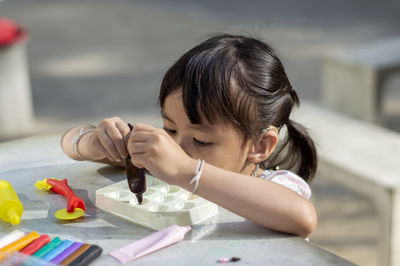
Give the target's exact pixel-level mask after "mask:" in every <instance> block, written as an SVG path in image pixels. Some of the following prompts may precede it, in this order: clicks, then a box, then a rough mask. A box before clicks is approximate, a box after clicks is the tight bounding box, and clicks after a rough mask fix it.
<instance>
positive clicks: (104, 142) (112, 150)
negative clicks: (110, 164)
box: [98, 131, 120, 161]
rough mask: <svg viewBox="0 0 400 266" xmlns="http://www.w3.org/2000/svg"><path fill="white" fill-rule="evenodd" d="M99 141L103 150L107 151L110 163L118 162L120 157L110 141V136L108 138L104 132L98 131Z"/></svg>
mask: <svg viewBox="0 0 400 266" xmlns="http://www.w3.org/2000/svg"><path fill="white" fill-rule="evenodd" d="M98 134H99V135H98V136H99V141H100V143H101V145H103V147H104V149H106V150H107V152H108V154H110V155H111V158H112V160H111V161H118V160H120V156H119V154H118V152H117V150H116V148H115V147H114V143H113V142H112V140H111V139H110V136H108V134H107V132H106V131H99V133H98Z"/></svg>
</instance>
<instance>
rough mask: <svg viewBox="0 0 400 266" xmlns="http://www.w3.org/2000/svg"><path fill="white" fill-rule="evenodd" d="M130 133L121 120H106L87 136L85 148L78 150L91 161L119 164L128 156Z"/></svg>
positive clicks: (126, 125) (117, 118)
mask: <svg viewBox="0 0 400 266" xmlns="http://www.w3.org/2000/svg"><path fill="white" fill-rule="evenodd" d="M130 132H131V130H130V128H129V126H128V124H127V123H125V122H124V121H123V120H122V119H121V118H119V117H112V118H106V119H104V120H103V121H101V123H100V124H99V125H98V126H97V127H96V129H95V130H94V131H93V132H91V133H90V134H87V139H86V141H84V142H85V144H86V145H85V147H82V148H83V149H82V148H81V147H79V148H80V150H81V153H82V154H83V155H85V156H87V158H90V159H91V160H94V161H97V160H102V159H108V160H109V161H112V162H119V161H121V160H124V159H125V158H126V157H128V155H129V153H128V150H127V149H126V147H127V143H128V139H129V136H130ZM82 140H83V139H82Z"/></svg>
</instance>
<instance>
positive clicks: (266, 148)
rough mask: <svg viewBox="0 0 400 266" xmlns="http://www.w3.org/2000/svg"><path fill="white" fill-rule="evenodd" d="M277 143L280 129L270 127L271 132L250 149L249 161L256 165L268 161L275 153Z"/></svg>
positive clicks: (265, 133)
mask: <svg viewBox="0 0 400 266" xmlns="http://www.w3.org/2000/svg"><path fill="white" fill-rule="evenodd" d="M277 143H278V129H277V128H276V127H274V126H270V127H269V130H268V131H266V132H264V134H262V135H261V136H260V140H259V141H258V143H254V144H253V146H252V147H251V148H250V150H249V152H248V154H247V159H248V160H249V161H250V162H252V163H254V164H257V163H260V162H262V161H264V160H266V159H267V158H268V157H269V155H270V154H271V153H272V152H273V151H274V149H275V147H276V144H277Z"/></svg>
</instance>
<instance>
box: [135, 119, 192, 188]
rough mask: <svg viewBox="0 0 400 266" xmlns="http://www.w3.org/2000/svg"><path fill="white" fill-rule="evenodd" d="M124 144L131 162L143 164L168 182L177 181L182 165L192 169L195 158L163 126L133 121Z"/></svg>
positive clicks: (179, 177)
mask: <svg viewBox="0 0 400 266" xmlns="http://www.w3.org/2000/svg"><path fill="white" fill-rule="evenodd" d="M127 148H128V152H129V154H130V155H131V160H132V163H133V164H134V165H135V166H137V167H139V168H143V167H144V168H146V169H147V170H148V171H149V172H150V173H151V174H152V175H154V176H155V177H157V178H159V179H161V180H163V181H165V182H167V183H169V184H179V181H181V178H182V176H184V175H185V171H186V170H185V168H186V169H190V168H193V170H192V172H193V173H194V171H195V167H196V161H195V160H194V159H192V158H190V157H189V155H187V154H186V153H185V152H184V151H183V149H182V148H181V147H180V146H179V144H178V143H176V141H175V140H174V139H173V138H172V137H171V136H170V135H169V134H168V133H167V132H166V131H165V130H164V129H161V128H155V127H153V126H150V125H146V124H142V123H137V124H135V126H134V128H133V130H132V132H131V135H130V137H129V141H128V147H127ZM193 164H194V166H192V165H193ZM189 171H190V170H189Z"/></svg>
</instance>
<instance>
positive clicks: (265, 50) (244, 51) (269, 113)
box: [158, 34, 317, 182]
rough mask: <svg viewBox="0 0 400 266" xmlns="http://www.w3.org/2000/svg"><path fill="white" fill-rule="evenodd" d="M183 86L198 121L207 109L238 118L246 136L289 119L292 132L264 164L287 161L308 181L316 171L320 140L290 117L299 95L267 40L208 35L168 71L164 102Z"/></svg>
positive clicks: (211, 117)
mask: <svg viewBox="0 0 400 266" xmlns="http://www.w3.org/2000/svg"><path fill="white" fill-rule="evenodd" d="M178 90H182V97H183V104H184V107H185V111H186V114H187V115H188V117H189V120H190V121H191V123H193V124H200V123H201V118H200V113H201V115H203V116H204V118H205V119H207V121H208V122H209V123H211V124H213V122H215V121H216V120H217V119H219V120H222V121H223V122H228V123H231V124H233V125H234V126H235V127H236V128H237V129H239V130H240V132H242V133H243V134H244V140H248V139H253V140H257V139H258V138H259V134H260V132H261V131H262V130H263V129H265V128H268V127H269V126H270V125H274V126H276V127H277V128H279V129H280V128H281V127H282V126H284V125H286V127H287V137H286V138H285V140H284V141H283V144H282V145H279V147H278V148H277V150H276V151H275V152H273V153H272V154H271V156H270V157H269V158H268V159H267V160H266V161H264V162H262V168H264V169H275V168H276V167H277V166H278V165H279V166H282V164H284V165H285V166H286V167H288V168H289V169H294V171H295V172H296V173H297V174H298V175H299V176H301V177H302V178H303V179H304V180H306V181H307V182H309V181H311V179H312V177H313V176H314V175H315V171H316V168H317V154H316V149H315V146H314V143H313V141H312V139H311V138H310V136H309V134H308V132H307V130H306V129H305V128H304V127H303V126H302V125H300V124H299V123H296V122H294V121H292V120H290V119H289V116H290V113H291V111H292V108H293V107H294V106H295V105H299V98H298V96H297V93H296V92H295V91H294V90H293V89H292V86H291V84H290V82H289V79H288V77H287V75H286V72H285V70H284V68H283V65H282V63H281V61H280V60H279V58H278V57H277V56H276V54H275V52H274V51H273V49H272V48H271V47H270V46H269V45H267V44H266V43H264V42H262V41H260V40H258V39H255V38H251V37H245V36H240V35H228V34H219V35H215V36H213V37H211V38H209V39H207V40H206V41H204V42H202V43H201V44H199V45H197V46H195V47H194V48H192V49H191V50H190V51H188V52H187V53H185V54H184V55H183V56H182V57H180V58H179V59H178V61H177V62H176V63H175V64H174V65H172V66H171V67H170V68H169V70H168V71H167V72H166V74H165V76H164V78H163V81H162V83H161V88H160V94H159V98H158V101H159V104H160V106H161V107H163V105H164V102H165V99H166V97H167V96H168V95H170V94H171V93H172V92H175V91H178ZM199 112H200V113H199ZM282 154H283V155H282Z"/></svg>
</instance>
